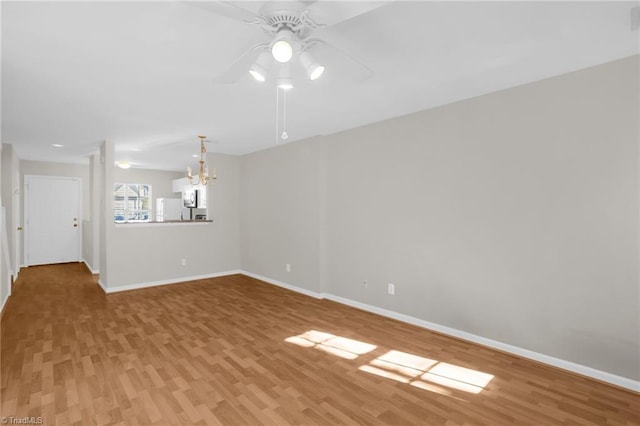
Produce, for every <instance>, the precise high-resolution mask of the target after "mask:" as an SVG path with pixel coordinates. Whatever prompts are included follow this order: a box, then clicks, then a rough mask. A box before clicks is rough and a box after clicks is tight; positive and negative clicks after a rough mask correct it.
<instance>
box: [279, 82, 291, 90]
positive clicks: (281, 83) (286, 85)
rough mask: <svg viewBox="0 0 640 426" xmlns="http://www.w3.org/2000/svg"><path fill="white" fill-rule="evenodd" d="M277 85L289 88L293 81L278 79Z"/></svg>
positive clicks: (281, 87)
mask: <svg viewBox="0 0 640 426" xmlns="http://www.w3.org/2000/svg"><path fill="white" fill-rule="evenodd" d="M278 87H279V88H280V89H282V90H291V89H293V82H291V81H279V82H278Z"/></svg>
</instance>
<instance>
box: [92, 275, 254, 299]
mask: <svg viewBox="0 0 640 426" xmlns="http://www.w3.org/2000/svg"><path fill="white" fill-rule="evenodd" d="M241 273H242V272H241V271H239V270H233V271H224V272H214V273H211V274H204V275H193V276H189V277H178V278H171V279H168V280H160V281H149V282H145V283H138V284H129V285H121V286H114V287H105V286H104V285H103V283H102V282H101V281H100V280H98V284H100V286H101V287H102V289H103V290H104V292H105V293H107V294H110V293H118V292H121V291H130V290H138V289H141V288H147V287H156V286H159V285H169V284H179V283H183V282H187V281H196V280H204V279H207V278H217V277H224V276H227V275H238V274H241Z"/></svg>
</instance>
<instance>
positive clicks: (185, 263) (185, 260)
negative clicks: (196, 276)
mask: <svg viewBox="0 0 640 426" xmlns="http://www.w3.org/2000/svg"><path fill="white" fill-rule="evenodd" d="M180 264H181V265H182V266H187V259H184V258H183V259H180Z"/></svg>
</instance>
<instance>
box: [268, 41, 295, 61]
mask: <svg viewBox="0 0 640 426" xmlns="http://www.w3.org/2000/svg"><path fill="white" fill-rule="evenodd" d="M271 54H272V55H273V59H275V60H276V61H278V62H280V63H281V64H284V63H287V62H289V61H290V60H291V58H292V57H293V46H291V43H289V42H288V41H287V40H278V41H276V42H275V43H273V46H272V47H271Z"/></svg>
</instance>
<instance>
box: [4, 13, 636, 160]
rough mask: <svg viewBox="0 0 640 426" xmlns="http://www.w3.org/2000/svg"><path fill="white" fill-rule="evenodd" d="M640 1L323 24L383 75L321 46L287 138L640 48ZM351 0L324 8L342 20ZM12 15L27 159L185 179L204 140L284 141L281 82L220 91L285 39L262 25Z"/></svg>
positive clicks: (18, 116) (15, 93) (293, 106)
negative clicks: (635, 15) (279, 121)
mask: <svg viewBox="0 0 640 426" xmlns="http://www.w3.org/2000/svg"><path fill="white" fill-rule="evenodd" d="M307 3H308V4H311V3H313V2H307ZM237 4H238V5H239V6H241V7H244V8H248V9H250V10H254V11H257V10H259V9H260V7H261V5H262V4H261V3H257V4H255V3H246V2H238V3H237ZM637 4H638V2H567V3H564V2H477V1H476V2H415V1H414V2H400V1H397V2H392V3H387V4H384V5H382V6H381V7H378V8H373V10H371V11H369V12H367V13H364V14H361V15H359V16H356V17H354V18H352V19H350V20H347V21H344V22H341V23H339V24H337V25H333V26H330V27H327V28H324V29H318V30H316V31H315V32H314V36H316V37H318V38H321V39H323V40H325V41H327V42H329V43H331V44H333V45H335V46H337V47H339V48H340V49H342V50H343V51H345V52H349V53H351V54H352V55H353V56H355V57H356V58H357V59H358V60H360V61H361V62H363V63H364V64H366V65H367V66H368V67H369V68H371V69H372V70H373V76H372V77H371V78H369V79H367V80H365V81H358V77H359V74H358V73H356V72H355V71H354V70H355V68H353V67H351V66H348V64H349V62H348V61H345V60H344V57H342V56H340V55H338V54H327V52H323V51H321V50H319V51H318V52H317V56H319V57H320V58H321V59H322V60H323V62H325V63H326V65H327V71H326V72H325V75H324V76H323V77H322V78H321V79H319V80H316V81H314V82H311V81H308V80H305V79H303V78H302V76H300V74H301V72H298V74H299V78H296V87H295V89H293V91H291V92H289V93H288V95H287V127H286V130H287V132H288V134H289V139H288V140H287V142H289V143H290V142H294V141H296V140H301V139H304V138H308V137H311V136H314V135H323V134H325V135H326V134H331V133H334V132H337V131H340V130H345V129H349V128H353V127H357V126H361V125H364V124H367V123H371V122H375V121H379V120H383V119H387V118H391V117H396V116H399V115H404V114H407V113H411V112H415V111H419V110H423V109H427V108H431V107H434V106H437V105H443V104H447V103H451V102H454V101H457V100H460V99H465V98H470V97H474V96H478V95H481V94H484V93H489V92H493V91H497V90H501V89H504V88H508V87H513V86H516V85H521V84H524V83H528V82H531V81H536V80H540V79H544V78H547V77H550V76H554V75H558V74H563V73H566V72H570V71H573V70H577V69H581V68H585V67H589V66H592V65H596V64H601V63H604V62H608V61H612V60H615V59H618V58H622V57H626V56H630V55H633V54H637V53H640V47H639V46H640V40H639V32H638V31H631V29H630V10H631V8H632V7H634V6H636V5H637ZM336 5H337V3H333V2H323V3H322V4H321V5H315V7H317V8H318V10H320V11H322V12H323V13H324V14H327V15H330V14H331V13H332V10H333V9H332V8H335V7H336ZM218 6H219V5H218ZM1 7H2V134H1V136H2V142H3V143H11V144H14V146H15V148H16V151H17V153H18V156H19V157H20V158H22V159H28V160H41V161H64V162H86V161H87V157H88V155H90V154H91V153H93V152H96V151H97V150H98V146H99V144H100V143H101V141H103V140H105V139H108V140H112V141H113V142H114V143H115V144H116V153H117V157H118V159H122V160H129V161H131V162H133V163H134V165H135V166H137V167H142V168H158V169H165V170H183V169H184V168H185V167H186V164H187V163H189V162H195V159H194V158H192V154H197V153H198V152H199V150H198V148H199V146H198V139H197V137H196V136H197V135H198V134H205V135H207V136H208V137H209V139H211V140H212V141H213V142H212V143H210V144H208V147H209V150H210V151H213V152H220V153H226V154H244V153H248V152H253V151H257V150H260V149H264V148H268V147H271V146H273V145H275V143H276V127H275V121H276V89H275V85H274V82H273V81H267V82H266V83H262V84H259V83H257V82H255V81H253V80H252V79H251V78H250V77H249V75H248V74H245V73H242V74H241V78H240V79H239V80H238V81H237V82H236V83H234V84H221V83H218V82H216V80H215V77H216V76H218V75H220V74H221V73H223V72H224V71H225V70H226V69H227V68H228V67H229V66H230V65H231V64H232V63H233V61H234V60H235V59H236V58H238V57H239V56H240V55H241V54H242V53H243V52H245V51H246V50H247V49H248V48H249V47H250V46H252V45H253V44H256V43H260V42H268V41H269V38H268V37H267V35H266V33H265V32H263V31H262V30H261V29H259V28H258V27H256V26H252V25H249V24H245V23H242V22H239V21H236V20H233V19H230V18H228V17H224V16H221V15H217V14H215V13H212V12H211V11H207V10H204V8H203V7H202V5H200V6H194V5H193V4H187V3H186V2H179V1H177V2H7V1H3V2H2V3H1ZM312 17H313V16H312ZM323 53H324V54H323ZM298 71H299V70H298ZM54 143H58V144H63V145H64V148H58V149H55V148H52V147H51V144H54ZM132 149H137V150H138V151H133V150H132Z"/></svg>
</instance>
